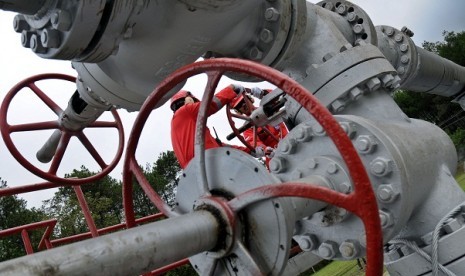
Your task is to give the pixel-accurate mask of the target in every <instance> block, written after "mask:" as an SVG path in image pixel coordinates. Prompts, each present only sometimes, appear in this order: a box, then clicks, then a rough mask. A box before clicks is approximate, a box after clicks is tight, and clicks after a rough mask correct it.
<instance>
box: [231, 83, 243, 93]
mask: <svg viewBox="0 0 465 276" xmlns="http://www.w3.org/2000/svg"><path fill="white" fill-rule="evenodd" d="M231 86H232V89H233V90H234V92H236V94H238V95H239V94H242V93H244V91H245V88H244V87H243V86H242V85H240V84H231Z"/></svg>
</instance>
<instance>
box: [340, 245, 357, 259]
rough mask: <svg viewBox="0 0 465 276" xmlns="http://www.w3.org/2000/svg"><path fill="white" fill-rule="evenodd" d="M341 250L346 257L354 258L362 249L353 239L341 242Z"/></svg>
mask: <svg viewBox="0 0 465 276" xmlns="http://www.w3.org/2000/svg"><path fill="white" fill-rule="evenodd" d="M339 251H340V252H341V255H342V257H344V258H345V259H352V258H354V257H356V256H357V255H358V253H359V251H360V250H359V246H358V244H356V243H354V242H352V241H344V242H343V243H341V246H339Z"/></svg>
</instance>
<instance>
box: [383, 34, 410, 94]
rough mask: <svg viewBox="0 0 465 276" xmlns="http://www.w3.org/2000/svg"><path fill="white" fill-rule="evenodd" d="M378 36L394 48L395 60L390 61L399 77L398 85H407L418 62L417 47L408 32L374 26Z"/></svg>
mask: <svg viewBox="0 0 465 276" xmlns="http://www.w3.org/2000/svg"><path fill="white" fill-rule="evenodd" d="M376 29H377V31H378V33H379V34H382V35H383V37H384V38H385V39H387V40H388V41H389V42H390V43H389V45H390V46H391V47H394V49H395V51H396V52H397V59H396V60H393V61H391V62H392V65H393V66H394V68H396V70H397V74H398V76H399V77H400V83H399V86H400V85H403V84H404V83H407V82H408V81H409V79H410V78H411V77H413V75H414V74H412V70H413V69H414V68H415V66H416V64H417V61H418V54H417V47H416V45H415V43H414V42H413V40H412V39H411V38H410V36H409V33H408V32H402V31H400V30H398V29H396V28H393V27H390V26H385V25H381V26H376Z"/></svg>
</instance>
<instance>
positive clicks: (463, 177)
mask: <svg viewBox="0 0 465 276" xmlns="http://www.w3.org/2000/svg"><path fill="white" fill-rule="evenodd" d="M455 179H456V180H457V182H458V183H459V185H460V187H462V190H465V173H464V172H462V173H460V174H457V176H456V177H455Z"/></svg>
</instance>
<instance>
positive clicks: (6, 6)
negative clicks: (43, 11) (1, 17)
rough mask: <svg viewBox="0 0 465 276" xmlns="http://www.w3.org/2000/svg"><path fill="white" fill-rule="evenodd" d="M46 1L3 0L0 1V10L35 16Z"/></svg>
mask: <svg viewBox="0 0 465 276" xmlns="http://www.w3.org/2000/svg"><path fill="white" fill-rule="evenodd" d="M45 1H46V0H34V1H30V0H5V1H0V10H5V11H13V12H18V13H22V14H28V15H32V14H36V13H37V12H38V11H39V10H40V8H42V6H43V5H44V3H45Z"/></svg>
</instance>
